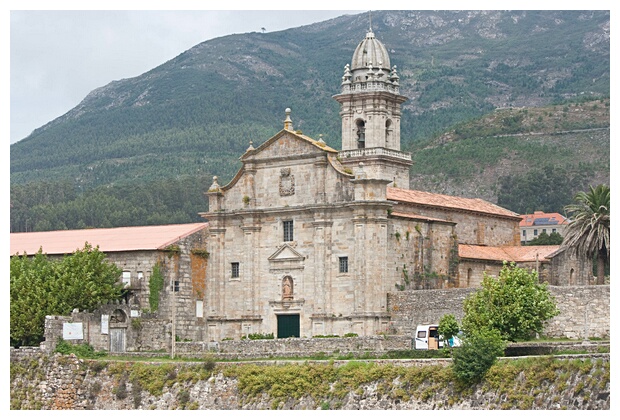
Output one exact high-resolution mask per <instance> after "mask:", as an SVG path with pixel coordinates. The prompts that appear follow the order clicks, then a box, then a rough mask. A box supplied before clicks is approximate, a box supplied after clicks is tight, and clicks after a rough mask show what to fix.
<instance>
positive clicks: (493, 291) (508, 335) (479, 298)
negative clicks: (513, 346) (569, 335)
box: [462, 263, 559, 341]
mask: <svg viewBox="0 0 620 420" xmlns="http://www.w3.org/2000/svg"><path fill="white" fill-rule="evenodd" d="M463 311H464V313H465V315H464V317H463V322H462V324H463V330H464V331H465V335H466V336H467V335H470V334H472V333H475V332H476V331H480V330H488V329H494V330H497V331H498V332H499V333H500V335H501V337H502V338H503V339H504V340H508V341H516V340H527V339H530V338H531V337H532V336H533V334H535V333H540V332H542V330H543V327H544V322H545V321H547V320H548V319H550V318H553V317H554V316H556V315H557V314H559V311H558V309H557V307H556V304H555V299H554V298H553V296H551V294H550V293H549V291H548V290H547V285H546V284H545V283H539V282H538V275H537V274H536V272H535V271H528V270H526V269H524V268H519V267H517V266H516V265H515V264H514V263H510V264H508V263H504V266H503V268H502V270H501V271H500V273H499V276H498V277H497V278H495V277H493V276H489V275H487V274H485V275H484V278H483V280H482V288H481V289H480V290H478V291H477V292H474V293H472V294H470V295H469V296H468V297H467V298H466V299H465V301H464V302H463Z"/></svg>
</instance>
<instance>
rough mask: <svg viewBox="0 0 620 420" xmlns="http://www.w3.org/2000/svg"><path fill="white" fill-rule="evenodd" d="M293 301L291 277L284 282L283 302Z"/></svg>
mask: <svg viewBox="0 0 620 420" xmlns="http://www.w3.org/2000/svg"><path fill="white" fill-rule="evenodd" d="M292 299H293V279H292V278H290V277H289V276H287V277H285V278H284V280H282V300H292Z"/></svg>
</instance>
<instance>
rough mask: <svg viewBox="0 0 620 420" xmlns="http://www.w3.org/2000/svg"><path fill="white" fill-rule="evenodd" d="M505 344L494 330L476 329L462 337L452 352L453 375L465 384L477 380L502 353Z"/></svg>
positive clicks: (480, 378)
mask: <svg viewBox="0 0 620 420" xmlns="http://www.w3.org/2000/svg"><path fill="white" fill-rule="evenodd" d="M504 348H505V344H504V341H503V340H502V337H501V335H500V333H499V332H498V331H496V330H492V329H487V330H478V331H475V332H473V333H471V334H469V335H467V336H466V337H465V338H464V339H463V344H462V345H461V347H455V348H454V349H453V353H452V360H453V364H452V370H453V372H454V376H455V377H456V378H457V379H458V380H459V381H461V382H463V383H465V384H472V383H475V382H479V381H480V380H482V378H484V375H485V374H486V373H487V371H488V370H489V369H490V368H491V366H493V364H494V363H495V361H496V360H497V358H498V357H500V356H502V355H503V353H504Z"/></svg>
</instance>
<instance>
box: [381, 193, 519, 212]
mask: <svg viewBox="0 0 620 420" xmlns="http://www.w3.org/2000/svg"><path fill="white" fill-rule="evenodd" d="M387 199H388V200H393V201H400V202H403V203H411V204H419V205H425V206H434V207H444V208H447V209H457V210H467V211H473V212H476V213H486V214H493V215H497V216H505V217H514V218H518V217H519V215H518V214H517V213H514V212H512V211H510V210H507V209H505V208H503V207H500V206H497V205H495V204H493V203H489V202H488V201H485V200H482V199H480V198H464V197H454V196H450V195H443V194H434V193H429V192H425V191H416V190H404V189H401V188H393V187H388V189H387Z"/></svg>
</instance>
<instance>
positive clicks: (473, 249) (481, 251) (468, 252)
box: [459, 244, 560, 263]
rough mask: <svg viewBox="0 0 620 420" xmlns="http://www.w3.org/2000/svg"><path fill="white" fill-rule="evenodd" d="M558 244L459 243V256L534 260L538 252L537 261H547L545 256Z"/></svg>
mask: <svg viewBox="0 0 620 420" xmlns="http://www.w3.org/2000/svg"><path fill="white" fill-rule="evenodd" d="M559 248H560V245H538V246H483V245H466V244H459V258H468V259H477V260H490V261H514V262H517V263H518V262H534V261H536V255H537V254H538V261H541V262H542V261H548V260H547V257H548V256H550V255H551V254H553V253H554V252H556V251H557V250H558V249H559Z"/></svg>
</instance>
